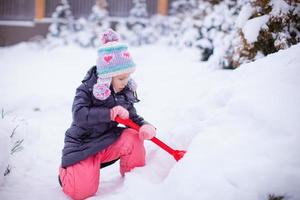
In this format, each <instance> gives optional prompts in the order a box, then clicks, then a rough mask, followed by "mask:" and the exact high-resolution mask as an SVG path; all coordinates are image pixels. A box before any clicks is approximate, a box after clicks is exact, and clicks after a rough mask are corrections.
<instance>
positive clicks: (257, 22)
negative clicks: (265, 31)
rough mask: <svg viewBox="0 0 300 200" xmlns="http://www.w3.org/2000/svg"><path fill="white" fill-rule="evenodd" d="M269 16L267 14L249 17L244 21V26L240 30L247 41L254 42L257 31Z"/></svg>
mask: <svg viewBox="0 0 300 200" xmlns="http://www.w3.org/2000/svg"><path fill="white" fill-rule="evenodd" d="M269 18H270V16H269V15H263V16H260V17H255V18H253V19H250V20H248V21H247V22H246V24H245V26H244V27H243V28H242V31H243V33H244V35H245V38H246V40H247V41H248V42H249V43H254V42H256V41H257V36H258V34H259V31H260V30H261V28H263V27H264V25H265V24H266V23H267V22H268V21H269Z"/></svg>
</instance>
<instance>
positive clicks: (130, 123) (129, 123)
mask: <svg viewBox="0 0 300 200" xmlns="http://www.w3.org/2000/svg"><path fill="white" fill-rule="evenodd" d="M115 121H116V122H118V123H120V124H123V125H125V126H128V127H130V128H132V129H134V130H136V131H139V129H140V126H139V125H137V124H136V123H134V122H133V121H132V120H131V119H122V118H120V117H118V116H117V117H116V118H115ZM150 140H151V141H152V142H154V143H155V144H156V145H158V146H159V147H161V148H162V149H163V150H165V151H166V152H168V153H169V154H171V155H172V156H174V157H175V155H176V154H177V153H176V150H174V149H172V148H171V147H170V146H168V145H167V144H166V143H164V142H163V141H161V140H160V139H158V138H157V137H153V138H151V139H150ZM175 159H176V158H175ZM176 160H177V159H176Z"/></svg>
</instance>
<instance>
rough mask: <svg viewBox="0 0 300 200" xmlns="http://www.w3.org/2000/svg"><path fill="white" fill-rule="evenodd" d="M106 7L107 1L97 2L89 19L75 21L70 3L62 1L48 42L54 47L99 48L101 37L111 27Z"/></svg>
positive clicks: (56, 12) (51, 26)
mask: <svg viewBox="0 0 300 200" xmlns="http://www.w3.org/2000/svg"><path fill="white" fill-rule="evenodd" d="M106 7H107V3H106V1H105V0H99V1H96V4H95V5H94V6H93V7H92V9H91V14H90V15H89V17H88V18H87V19H86V18H79V19H74V17H73V15H72V11H71V9H70V5H69V3H68V1H67V0H62V2H61V4H60V5H59V6H57V8H56V10H55V12H54V13H53V14H52V20H53V22H52V24H51V25H50V27H49V33H48V37H47V38H48V40H49V41H50V43H51V44H52V45H62V44H71V43H76V44H78V45H79V46H81V47H97V46H99V44H100V40H99V37H100V36H99V35H100V34H101V33H102V32H104V30H106V29H107V28H109V27H110V24H109V20H108V12H107V10H106Z"/></svg>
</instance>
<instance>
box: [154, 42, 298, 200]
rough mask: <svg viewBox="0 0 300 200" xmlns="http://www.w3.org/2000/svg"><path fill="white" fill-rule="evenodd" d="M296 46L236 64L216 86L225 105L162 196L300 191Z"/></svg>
mask: <svg viewBox="0 0 300 200" xmlns="http://www.w3.org/2000/svg"><path fill="white" fill-rule="evenodd" d="M299 52H300V45H297V46H295V47H293V48H291V49H289V50H287V51H282V52H279V53H278V54H276V55H270V56H268V57H266V58H264V59H261V60H258V61H256V62H253V63H250V64H247V65H244V66H243V67H241V69H239V70H236V71H234V72H233V73H234V74H233V76H232V80H231V81H230V84H228V85H226V86H224V87H223V88H221V89H220V90H219V91H216V92H217V93H216V94H215V95H216V96H215V98H216V100H217V101H220V102H221V103H222V106H223V108H221V109H220V111H219V113H218V114H217V115H215V116H213V117H212V118H210V119H208V120H207V121H206V122H201V121H199V123H201V124H203V126H204V127H205V128H204V129H203V130H202V131H201V132H199V133H198V134H197V136H196V137H195V138H194V139H193V141H192V143H191V145H190V147H189V149H188V154H186V156H185V158H184V159H183V160H181V162H180V163H178V165H177V166H176V167H174V169H173V170H172V172H171V173H170V175H169V176H168V178H167V179H166V181H165V182H164V184H163V187H161V188H160V189H159V191H160V192H159V194H162V193H163V191H165V193H166V195H164V198H162V197H161V198H162V199H195V200H196V199H228V200H233V199H243V200H248V199H249V200H250V199H252V200H253V199H267V196H268V194H277V195H283V196H286V197H287V198H288V199H295V200H296V199H299V198H300V190H299V188H300V171H299V165H300V151H299V150H300V149H299V141H300V134H299V133H300V124H299V119H300V107H299V102H300V94H299V92H298V91H299V85H300V79H299V76H300V69H299V64H300V58H299V56H297V55H298V54H299ZM211 103H213V102H211ZM168 188H172V190H169V189H168Z"/></svg>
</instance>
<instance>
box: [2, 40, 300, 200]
mask: <svg viewBox="0 0 300 200" xmlns="http://www.w3.org/2000/svg"><path fill="white" fill-rule="evenodd" d="M130 50H131V54H132V55H133V57H134V58H135V61H136V63H137V64H138V70H137V71H136V73H135V74H134V78H135V79H136V81H137V82H138V84H139V88H138V96H139V98H140V99H141V100H142V101H141V102H140V103H139V104H137V105H136V107H137V110H138V112H139V114H140V115H142V116H144V118H145V119H146V120H148V121H149V122H151V123H152V124H154V125H155V126H156V127H157V128H158V135H157V137H158V138H160V139H162V140H163V141H165V142H166V143H167V144H169V145H170V146H172V147H174V148H176V149H186V150H187V151H188V153H187V154H186V155H185V157H184V158H183V159H182V160H180V162H178V163H176V161H174V159H173V158H172V157H171V156H169V155H168V154H167V153H165V152H164V151H162V150H161V149H159V148H158V147H157V146H155V145H154V144H152V143H151V142H147V143H146V148H147V165H146V166H145V167H143V168H138V169H136V170H134V171H133V172H131V173H129V174H127V175H126V177H125V178H121V177H120V175H119V173H118V166H117V165H116V164H115V165H113V166H112V167H108V168H105V169H103V170H101V180H100V185H99V191H98V193H97V194H96V196H95V197H92V198H90V199H105V200H113V199H144V200H147V199H149V200H150V199H151V200H152V199H180V200H184V199H190V200H214V199H223V200H241V199H242V200H248V199H249V200H250V199H251V200H256V199H257V200H262V199H267V197H268V195H269V194H275V195H284V196H286V199H292V200H296V199H299V198H300V123H299V120H300V106H299V105H300V104H299V102H300V93H299V91H300V78H299V77H300V68H299V66H300V57H299V53H300V45H296V46H294V47H292V48H290V49H287V50H285V51H280V52H278V53H276V54H273V55H269V56H267V57H266V58H263V59H260V60H257V61H256V62H254V63H249V64H246V65H243V66H241V67H240V68H239V69H237V70H235V71H226V70H218V69H216V68H212V67H209V66H207V64H206V63H199V62H198V61H197V59H196V58H197V55H196V54H194V53H195V52H191V51H188V50H186V51H182V52H178V51H177V50H175V49H172V48H168V47H165V46H160V45H153V46H144V47H139V48H131V49H130ZM95 58H96V51H95V50H92V49H80V48H78V47H75V46H68V47H59V48H55V49H47V48H44V49H40V48H38V47H37V46H35V45H32V44H27V43H22V44H19V45H16V46H13V47H9V48H1V49H0V60H1V63H0V109H1V110H2V108H3V113H1V118H0V126H1V127H0V129H1V130H0V150H1V152H0V162H1V163H0V170H2V171H1V173H4V172H3V170H4V169H5V168H6V165H7V162H8V163H9V165H10V166H11V172H10V173H9V174H8V175H7V176H5V178H3V176H2V174H1V176H0V184H1V183H2V185H1V186H0V199H1V200H8V199H18V200H25V199H26V200H27V199H43V200H48V199H49V200H53V199H56V200H59V199H68V198H67V197H66V196H65V195H64V194H63V193H62V191H61V189H60V186H59V185H58V182H57V170H58V166H59V164H60V155H61V149H62V147H63V139H64V132H65V130H66V129H67V128H68V126H69V125H70V123H71V104H72V100H73V95H74V92H75V88H76V87H77V86H78V85H79V84H80V81H81V79H82V78H83V77H84V75H85V72H86V71H87V70H88V69H89V67H90V66H92V65H93V64H94V63H95V60H96V59H95ZM2 118H3V119H2ZM15 127H17V128H15ZM14 128H15V131H14V132H15V133H14V137H13V138H18V137H19V138H24V142H23V143H22V146H23V149H22V150H21V151H17V152H15V153H13V154H12V155H11V156H9V155H8V152H9V151H10V148H11V147H10V146H11V145H13V144H14V143H13V144H10V143H9V142H10V141H11V140H12V139H10V138H9V136H10V135H11V132H12V131H13V129H14ZM15 140H16V139H15Z"/></svg>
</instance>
